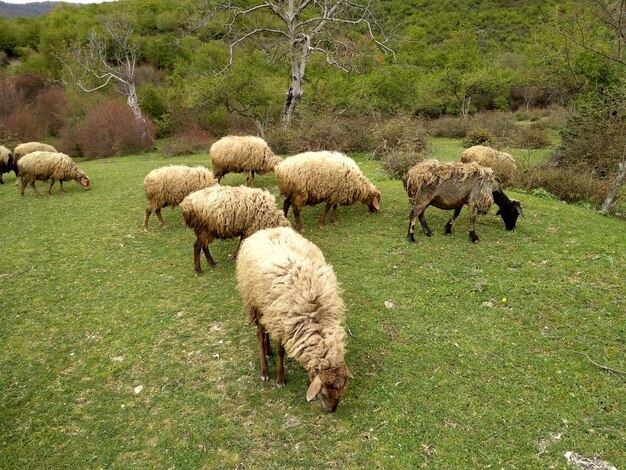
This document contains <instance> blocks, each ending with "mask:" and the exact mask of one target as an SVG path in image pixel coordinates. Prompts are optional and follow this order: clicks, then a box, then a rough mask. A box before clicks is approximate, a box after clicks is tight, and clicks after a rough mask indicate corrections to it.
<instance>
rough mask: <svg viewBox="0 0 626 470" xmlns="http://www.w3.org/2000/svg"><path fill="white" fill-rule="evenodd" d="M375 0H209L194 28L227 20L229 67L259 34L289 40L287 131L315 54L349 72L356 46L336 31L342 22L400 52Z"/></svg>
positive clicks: (284, 116) (380, 45) (383, 48)
mask: <svg viewBox="0 0 626 470" xmlns="http://www.w3.org/2000/svg"><path fill="white" fill-rule="evenodd" d="M372 3H373V0H354V1H351V0H257V1H256V2H255V3H254V4H253V5H252V6H250V7H249V8H246V9H243V8H241V7H238V6H236V5H234V4H233V2H231V1H228V2H224V1H219V0H205V4H204V9H203V11H204V13H203V14H201V15H198V16H197V17H195V18H194V21H193V24H194V27H201V26H203V25H206V24H207V23H208V22H210V21H211V20H213V19H221V20H222V21H223V24H224V30H222V32H221V33H223V34H225V35H226V37H227V38H229V39H230V43H229V62H228V65H227V67H230V66H231V65H232V63H233V56H234V50H235V48H236V46H237V45H239V44H241V43H242V42H244V41H246V40H248V39H250V38H253V37H255V36H259V35H276V36H278V37H280V38H282V39H283V41H284V42H283V44H286V45H287V46H288V50H289V52H288V55H289V61H290V68H291V79H290V84H289V87H288V88H287V91H286V92H285V100H284V106H283V111H282V123H283V127H284V128H285V129H286V128H288V127H289V125H290V124H291V120H292V118H293V113H294V110H295V109H296V107H297V106H298V104H299V103H300V100H301V99H302V95H303V94H304V90H303V84H304V78H305V73H306V66H307V62H308V60H309V58H310V57H311V55H312V54H314V53H320V54H322V55H324V56H325V57H326V61H327V63H328V64H331V65H333V66H335V67H338V68H340V69H342V70H344V71H350V70H351V66H350V65H349V63H350V60H349V58H350V51H351V50H352V47H351V45H350V44H348V42H347V41H342V40H340V39H339V38H340V37H341V35H340V34H336V30H335V28H336V27H337V26H341V25H343V26H357V25H358V26H361V27H363V32H364V33H365V34H366V35H367V36H368V37H369V38H371V39H372V40H373V41H374V42H375V43H376V44H377V45H378V46H379V47H380V48H381V49H382V50H383V51H384V52H385V53H388V54H391V55H392V56H393V57H395V53H394V51H393V50H392V49H391V48H390V47H389V46H387V43H388V42H389V38H388V37H386V36H385V34H384V31H383V29H382V27H381V26H380V24H379V23H378V21H377V19H376V17H375V16H374V14H373V10H372ZM263 12H266V13H267V14H268V15H269V17H270V18H271V19H272V21H269V22H268V24H271V25H272V26H265V25H264V23H263V21H262V19H263V16H262V15H263ZM253 15H256V17H255V19H257V20H258V21H257V22H256V23H251V22H248V23H247V24H245V25H243V26H240V24H241V23H243V19H244V18H249V17H252V16H253ZM224 16H225V18H224ZM276 20H278V21H276ZM250 24H253V26H250ZM277 24H278V25H279V26H276V25H277ZM238 28H240V29H238ZM379 37H380V39H379Z"/></svg>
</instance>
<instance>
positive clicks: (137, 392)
mask: <svg viewBox="0 0 626 470" xmlns="http://www.w3.org/2000/svg"><path fill="white" fill-rule="evenodd" d="M133 390H134V392H135V395H138V394H140V393H141V391H142V390H143V385H137V386H136V387H135V388H134V389H133Z"/></svg>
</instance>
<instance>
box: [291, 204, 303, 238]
mask: <svg viewBox="0 0 626 470" xmlns="http://www.w3.org/2000/svg"><path fill="white" fill-rule="evenodd" d="M293 217H294V219H295V220H296V230H297V231H298V232H299V233H302V232H303V231H304V227H303V226H302V218H301V217H300V208H299V207H298V205H297V204H294V205H293Z"/></svg>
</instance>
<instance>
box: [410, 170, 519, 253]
mask: <svg viewBox="0 0 626 470" xmlns="http://www.w3.org/2000/svg"><path fill="white" fill-rule="evenodd" d="M402 183H403V184H404V189H405V191H406V193H407V195H408V196H409V199H410V201H411V204H412V209H411V213H410V214H409V231H408V234H407V238H408V239H409V241H411V242H415V237H414V231H415V219H416V218H419V221H420V223H421V225H422V231H423V232H424V234H425V235H426V236H428V237H430V236H431V235H432V232H431V231H430V229H429V228H428V224H427V223H426V219H425V218H424V212H425V211H426V208H427V207H428V206H430V205H432V206H435V207H437V208H439V209H454V215H453V216H452V217H451V218H450V220H449V221H448V223H447V224H446V227H445V233H446V234H450V233H452V221H453V220H454V219H455V218H456V217H457V216H458V215H459V213H460V212H461V208H462V207H463V205H464V204H467V206H468V207H469V212H470V233H469V236H470V239H471V240H472V241H473V242H474V243H476V242H478V240H479V239H478V236H477V235H476V232H475V231H474V224H475V223H476V216H477V214H479V213H481V214H486V213H487V211H488V210H489V208H490V207H491V204H492V203H493V202H494V196H495V198H496V200H497V203H499V204H501V206H500V210H499V211H498V215H500V216H501V217H502V219H503V220H504V223H505V225H506V228H507V230H512V229H513V228H515V222H516V220H517V217H518V215H519V214H521V213H522V210H521V205H520V203H519V201H515V200H511V199H508V198H507V197H506V196H505V195H504V193H502V191H500V190H498V189H497V186H496V183H495V180H494V177H493V171H492V170H491V169H490V168H485V167H481V166H480V165H478V164H477V163H458V162H456V163H440V162H439V161H437V160H426V161H423V162H421V163H418V164H417V165H415V166H413V167H412V168H411V169H410V170H409V171H408V172H407V174H406V175H404V176H403V178H402ZM505 198H506V199H505ZM507 201H508V203H507Z"/></svg>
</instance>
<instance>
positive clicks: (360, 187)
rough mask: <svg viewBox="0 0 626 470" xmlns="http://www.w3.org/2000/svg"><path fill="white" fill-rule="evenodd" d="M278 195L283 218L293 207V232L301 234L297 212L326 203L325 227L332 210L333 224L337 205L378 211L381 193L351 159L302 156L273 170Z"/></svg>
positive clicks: (329, 154)
mask: <svg viewBox="0 0 626 470" xmlns="http://www.w3.org/2000/svg"><path fill="white" fill-rule="evenodd" d="M274 171H275V173H276V182H277V183H278V187H279V189H280V193H281V194H282V195H283V196H285V202H284V206H283V210H284V212H285V216H287V213H288V212H289V207H291V206H292V205H293V215H294V217H295V220H296V228H297V229H298V231H299V232H302V230H303V227H302V219H301V217H300V208H301V207H302V206H305V205H307V206H312V205H315V204H319V203H321V202H325V203H326V206H325V207H324V210H323V211H322V214H321V216H320V221H319V225H320V227H324V220H325V219H326V214H327V213H328V211H329V210H330V209H331V208H332V219H333V223H335V224H337V223H338V222H339V220H338V218H337V205H339V204H341V205H350V204H354V203H355V202H361V203H363V204H366V205H367V206H368V208H369V210H370V212H376V211H378V210H379V209H380V191H378V190H377V189H376V187H375V186H374V185H373V184H372V183H371V181H370V180H369V179H367V177H366V176H365V175H364V174H363V173H362V172H361V170H360V168H359V166H358V165H357V164H356V162H355V161H354V160H352V159H351V158H349V157H347V156H345V155H343V154H341V153H338V152H326V151H322V152H305V153H301V154H299V155H295V156H293V157H289V158H287V159H285V160H283V161H282V162H281V163H279V164H278V165H277V166H276V168H275V169H274Z"/></svg>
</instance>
